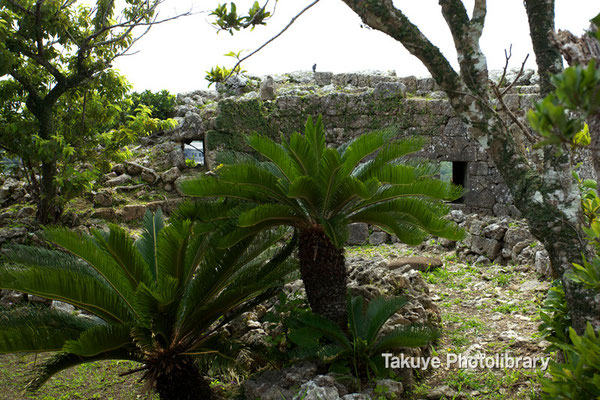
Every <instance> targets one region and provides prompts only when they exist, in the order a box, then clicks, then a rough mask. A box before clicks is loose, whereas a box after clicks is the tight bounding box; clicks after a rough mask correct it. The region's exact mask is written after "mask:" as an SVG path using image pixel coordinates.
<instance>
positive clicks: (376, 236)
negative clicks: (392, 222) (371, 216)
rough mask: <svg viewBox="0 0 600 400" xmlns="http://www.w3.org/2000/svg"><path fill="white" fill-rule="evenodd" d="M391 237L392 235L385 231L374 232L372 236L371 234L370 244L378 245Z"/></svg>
mask: <svg viewBox="0 0 600 400" xmlns="http://www.w3.org/2000/svg"><path fill="white" fill-rule="evenodd" d="M389 239H390V235H388V234H387V233H385V232H373V233H372V234H371V236H369V244H372V245H374V246H378V245H380V244H384V243H387V241H388V240H389Z"/></svg>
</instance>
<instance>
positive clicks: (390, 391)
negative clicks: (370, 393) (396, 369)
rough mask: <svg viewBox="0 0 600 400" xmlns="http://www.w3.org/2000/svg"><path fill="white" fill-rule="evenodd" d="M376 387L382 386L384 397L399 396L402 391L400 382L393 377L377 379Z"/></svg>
mask: <svg viewBox="0 0 600 400" xmlns="http://www.w3.org/2000/svg"><path fill="white" fill-rule="evenodd" d="M376 387H383V388H384V393H385V397H391V398H399V397H400V395H401V394H402V393H403V392H404V387H403V386H402V382H398V381H395V380H393V379H381V380H378V381H377V384H376Z"/></svg>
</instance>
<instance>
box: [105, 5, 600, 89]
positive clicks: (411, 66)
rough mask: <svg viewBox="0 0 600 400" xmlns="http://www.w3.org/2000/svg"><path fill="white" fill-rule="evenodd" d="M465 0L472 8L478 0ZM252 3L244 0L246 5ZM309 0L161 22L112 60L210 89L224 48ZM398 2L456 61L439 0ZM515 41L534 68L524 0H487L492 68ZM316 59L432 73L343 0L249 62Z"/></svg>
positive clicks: (147, 74) (165, 11)
mask: <svg viewBox="0 0 600 400" xmlns="http://www.w3.org/2000/svg"><path fill="white" fill-rule="evenodd" d="M464 2H465V4H466V6H467V9H468V10H470V9H471V7H472V4H473V0H464ZM218 3H219V1H215V0H166V1H165V3H164V4H163V5H162V6H161V7H162V8H161V9H160V16H161V17H166V16H168V15H172V14H173V13H175V12H184V11H188V10H189V9H193V10H194V11H196V12H199V11H206V10H212V9H214V8H215V7H216V6H217V5H218ZM251 3H253V1H248V0H238V1H237V4H238V10H239V11H240V13H241V12H242V11H245V10H247V9H248V7H249V5H250V4H251ZM271 3H273V0H271ZM309 3H310V1H309V0H280V1H279V2H278V3H277V10H276V14H275V16H274V17H273V18H272V19H271V20H270V21H269V23H268V25H267V26H266V27H257V28H256V29H255V30H254V31H250V30H246V31H240V32H237V33H235V34H234V35H233V36H231V35H230V34H229V33H227V32H220V33H218V34H217V33H216V30H215V28H214V27H212V26H211V25H210V21H211V18H210V17H209V16H208V12H202V13H199V14H196V15H193V16H191V17H186V18H180V19H178V20H175V21H172V22H168V23H165V24H163V25H159V26H155V27H154V28H152V30H151V31H150V32H149V33H148V34H147V35H146V36H145V37H143V38H142V39H141V40H140V41H139V42H138V43H137V44H136V46H135V47H134V49H133V50H134V51H137V53H136V54H133V55H129V56H126V57H122V58H120V59H118V60H117V61H116V62H115V65H114V66H115V68H117V69H118V70H119V71H120V72H121V73H123V74H125V75H126V76H127V78H128V79H129V81H130V82H131V83H132V84H133V85H134V89H135V90H137V91H142V90H145V89H150V90H153V91H157V90H161V89H168V90H169V91H171V92H172V93H178V92H186V91H192V90H197V89H204V88H206V87H207V85H208V83H207V82H206V81H205V79H204V77H205V75H206V72H205V71H207V70H210V69H211V67H212V66H214V65H216V64H219V65H225V66H228V67H231V66H233V65H234V63H235V60H234V59H232V58H229V57H224V56H223V54H225V53H228V52H229V51H235V52H237V51H239V50H247V51H246V54H247V53H248V52H250V51H252V50H254V49H255V48H257V47H258V46H260V45H261V44H263V43H264V42H265V41H266V40H268V39H269V38H271V37H272V36H274V35H275V34H276V33H277V32H279V30H281V29H282V28H283V27H284V26H285V25H286V24H287V23H288V22H289V20H290V18H291V17H292V16H294V15H295V14H296V13H298V12H299V11H300V10H302V9H303V8H304V7H305V6H306V5H308V4H309ZM261 4H262V2H261ZM394 4H395V5H396V6H397V7H399V8H400V9H402V10H403V11H404V13H405V14H406V15H407V16H408V17H409V19H410V20H411V21H412V22H413V23H415V24H417V26H419V28H420V29H421V31H422V32H423V33H424V34H425V35H426V36H427V37H428V38H429V39H430V40H431V41H432V42H433V43H434V44H435V45H437V46H438V47H440V48H441V49H442V51H443V52H444V54H445V55H446V56H447V57H448V58H449V60H450V61H451V62H452V63H453V64H454V65H456V61H455V60H456V52H455V51H454V47H453V42H452V38H451V36H450V32H449V30H448V28H447V26H446V24H445V22H444V20H443V17H442V15H441V11H440V6H439V5H438V1H437V0H394ZM598 12H600V2H599V1H598V0H556V27H557V28H560V29H568V30H570V31H572V32H573V33H575V34H577V35H579V34H581V33H582V32H583V30H584V29H585V28H587V27H588V26H589V20H590V19H591V18H593V17H594V16H595V15H596V14H597V13H598ZM511 44H512V49H513V58H512V59H511V66H512V67H515V68H517V67H519V66H520V65H521V62H522V61H523V59H524V58H525V55H526V54H527V53H530V56H529V61H528V67H529V68H535V56H534V54H533V50H532V48H531V40H530V38H529V29H528V24H527V15H526V13H525V8H524V6H523V0H488V13H487V19H486V24H485V29H484V31H483V36H482V39H481V45H482V47H483V50H484V52H485V54H486V56H487V59H488V66H489V67H490V69H500V68H502V67H503V65H504V49H508V47H509V46H510V45H511ZM314 63H316V64H317V70H318V71H332V72H352V71H361V70H381V71H388V70H395V71H396V73H397V74H398V75H399V76H408V75H417V76H425V75H428V72H427V70H426V69H425V67H423V65H422V64H421V63H420V61H419V60H417V59H416V58H415V57H413V56H411V55H410V54H409V53H408V52H407V51H406V50H405V49H404V47H403V46H402V45H401V44H400V43H399V42H396V41H395V40H394V39H392V38H390V37H388V36H387V35H385V34H383V33H381V32H378V31H375V30H369V29H364V28H361V20H360V18H359V17H358V16H357V15H356V14H355V13H354V12H352V11H351V10H350V9H349V8H348V7H347V6H346V5H345V4H344V3H343V2H342V1H340V0H321V1H320V2H319V3H318V4H317V5H315V6H314V7H313V8H311V9H310V10H309V11H307V12H306V13H305V14H304V15H302V17H300V19H299V20H298V21H296V23H295V24H294V25H292V27H290V29H288V30H287V31H286V32H285V33H284V34H283V35H282V36H281V37H280V38H279V39H277V40H276V41H275V42H273V43H271V44H269V46H268V47H266V48H265V49H263V50H262V51H261V52H259V53H258V54H256V55H255V56H253V57H251V58H250V59H248V60H247V61H246V62H245V63H244V64H243V68H244V69H246V70H247V71H248V72H249V73H251V74H254V75H265V74H277V73H285V72H292V71H298V70H310V69H311V67H312V65H313V64H314Z"/></svg>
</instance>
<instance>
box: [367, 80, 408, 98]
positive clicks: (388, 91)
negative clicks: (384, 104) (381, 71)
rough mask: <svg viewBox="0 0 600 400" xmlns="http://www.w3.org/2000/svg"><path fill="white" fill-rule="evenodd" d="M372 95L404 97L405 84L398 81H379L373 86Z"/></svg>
mask: <svg viewBox="0 0 600 400" xmlns="http://www.w3.org/2000/svg"><path fill="white" fill-rule="evenodd" d="M373 95H374V96H375V97H378V98H382V99H387V98H390V97H405V95H406V86H405V85H404V84H403V83H400V82H380V83H378V84H377V85H376V86H375V90H374V91H373Z"/></svg>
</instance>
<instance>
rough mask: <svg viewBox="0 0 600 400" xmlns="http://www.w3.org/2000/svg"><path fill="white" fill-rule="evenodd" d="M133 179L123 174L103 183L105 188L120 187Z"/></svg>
mask: <svg viewBox="0 0 600 400" xmlns="http://www.w3.org/2000/svg"><path fill="white" fill-rule="evenodd" d="M132 179H133V178H132V177H131V176H130V175H127V174H123V175H119V176H117V177H115V178H112V179H109V180H107V181H106V182H105V184H106V186H122V185H125V184H127V183H129V182H131V180H132Z"/></svg>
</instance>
